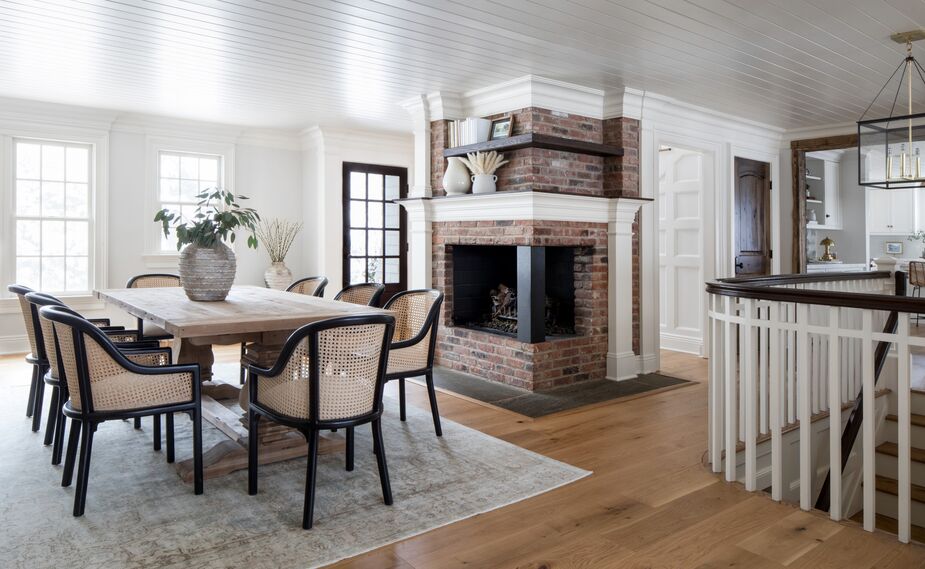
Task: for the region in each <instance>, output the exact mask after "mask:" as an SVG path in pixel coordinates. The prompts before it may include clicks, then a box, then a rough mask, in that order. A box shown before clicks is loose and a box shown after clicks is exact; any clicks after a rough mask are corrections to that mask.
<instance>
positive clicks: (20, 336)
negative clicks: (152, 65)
mask: <svg viewBox="0 0 925 569" xmlns="http://www.w3.org/2000/svg"><path fill="white" fill-rule="evenodd" d="M0 107H2V109H3V111H6V110H7V109H10V110H11V111H10V113H9V114H7V113H4V112H3V111H0V131H4V130H9V131H12V132H28V133H31V135H34V136H40V137H41V136H44V137H48V138H54V137H55V136H59V137H64V136H70V137H74V136H76V137H77V138H76V139H77V140H79V136H80V135H79V134H69V135H68V134H66V133H68V132H69V131H68V129H69V128H70V129H74V128H84V129H87V130H88V131H91V130H92V131H94V132H101V133H104V135H105V136H107V137H108V141H109V144H108V154H107V156H105V159H106V160H105V163H106V164H107V167H106V170H107V171H106V172H105V174H106V176H98V179H99V180H100V181H106V179H108V182H107V183H106V188H105V190H106V192H105V194H106V195H107V196H108V202H107V204H106V205H107V206H108V207H107V208H104V209H106V210H108V214H106V216H105V218H106V225H107V231H108V236H109V237H108V240H107V246H108V253H107V254H106V255H105V259H103V261H104V262H105V264H106V269H107V270H106V271H105V272H106V277H105V280H104V282H99V283H97V287H99V288H104V287H113V288H115V287H122V286H124V285H125V282H126V281H127V280H128V278H129V277H131V276H132V275H136V274H139V273H144V272H176V270H177V269H176V257H175V256H170V255H168V256H164V255H157V254H152V253H155V252H153V251H150V250H147V247H148V246H146V235H150V231H152V230H154V231H156V225H155V224H154V222H153V218H154V211H149V210H150V209H151V208H150V201H151V200H146V192H148V191H149V188H150V187H151V186H150V185H149V182H150V180H148V177H149V176H154V175H155V174H154V173H153V172H152V163H151V162H152V156H151V155H152V152H151V146H150V144H149V141H150V140H151V139H152V138H157V139H170V140H174V141H177V143H178V144H181V145H182V144H185V143H187V142H188V143H190V144H194V145H195V144H204V143H208V144H220V145H224V146H225V147H227V148H231V149H233V155H234V156H233V166H234V171H233V176H230V178H231V179H233V182H232V183H231V184H229V187H230V188H231V189H233V190H234V191H235V192H236V193H241V194H244V195H247V196H248V197H250V198H251V200H250V201H249V202H248V205H251V206H253V207H254V208H255V209H257V211H258V213H260V215H261V216H262V217H284V218H287V219H292V220H301V219H302V212H303V206H302V193H303V189H302V183H303V179H302V178H303V173H302V154H301V150H300V145H301V142H300V140H299V137H298V135H297V133H295V132H285V131H269V130H255V129H244V128H241V127H236V126H228V125H214V124H205V123H194V122H189V121H178V120H176V119H168V118H160V117H139V116H126V115H120V114H118V113H115V112H110V111H103V110H93V109H82V108H76V107H64V106H61V105H47V104H39V103H32V102H24V101H7V100H3V101H0ZM13 111H15V112H13ZM61 125H67V127H65V126H61ZM56 131H60V132H61V134H58V135H55V132H56ZM72 139H75V138H72ZM0 168H2V167H0ZM0 175H4V176H5V175H9V173H7V172H0ZM3 198H4V199H7V198H8V197H7V196H3ZM98 223H99V221H98ZM312 223H313V222H312V221H309V222H307V223H306V226H307V229H306V230H305V231H304V232H303V234H302V236H301V237H300V239H299V240H298V241H297V242H296V243H295V244H294V245H293V250H292V251H291V253H290V255H289V257H287V259H286V261H287V265H289V267H290V268H291V269H292V271H293V274H294V275H301V274H302V273H303V272H304V269H303V260H304V255H303V252H302V249H303V248H304V244H305V243H308V242H311V241H310V240H309V239H308V236H309V235H311V233H312ZM150 241H151V240H150V239H147V242H148V243H150ZM235 252H236V254H237V259H238V271H237V276H236V278H235V282H236V283H238V284H253V285H262V284H263V271H264V270H265V269H266V267H267V266H268V265H269V257H268V255H267V253H266V251H265V250H263V249H262V248H260V249H259V250H257V251H255V250H253V249H248V248H247V247H246V241H244V240H239V241H238V243H237V244H236V246H235ZM3 284H4V286H5V285H6V283H3ZM67 301H68V302H69V303H70V304H72V305H73V306H74V307H75V308H77V309H78V310H80V311H81V312H83V313H85V314H87V315H88V316H110V317H112V318H115V319H117V320H118V322H119V323H122V324H132V323H133V322H134V320H133V319H131V318H127V317H126V316H125V315H124V314H120V313H119V312H117V311H109V310H107V309H106V308H105V307H104V306H103V305H102V304H101V303H99V302H96V301H94V300H93V299H91V298H87V297H83V298H70V299H67ZM26 349H27V343H26V339H25V330H24V327H23V322H22V316H21V314H20V311H19V306H18V303H16V301H15V299H0V353H11V352H21V351H25V350H26Z"/></svg>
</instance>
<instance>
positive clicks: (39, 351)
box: [7, 284, 45, 359]
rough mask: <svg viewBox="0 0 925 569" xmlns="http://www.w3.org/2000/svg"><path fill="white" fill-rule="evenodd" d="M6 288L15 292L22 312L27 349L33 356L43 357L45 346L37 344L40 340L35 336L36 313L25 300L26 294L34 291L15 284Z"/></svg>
mask: <svg viewBox="0 0 925 569" xmlns="http://www.w3.org/2000/svg"><path fill="white" fill-rule="evenodd" d="M7 290H8V291H10V292H12V293H13V294H15V295H16V297H17V299H18V300H19V309H20V311H21V312H22V318H23V322H24V323H25V325H26V336H28V337H29V350H30V351H31V352H32V355H33V356H34V357H36V358H39V359H44V358H45V356H44V352H45V348H44V346H40V345H39V344H40V342H39V341H38V337H37V336H36V320H37V313H36V311H35V309H34V308H33V306H32V304H30V303H29V301H28V300H26V295H27V294H29V293H30V292H35V291H34V290H32V289H31V288H29V287H27V286H23V285H17V284H13V285H10V286H8V287H7Z"/></svg>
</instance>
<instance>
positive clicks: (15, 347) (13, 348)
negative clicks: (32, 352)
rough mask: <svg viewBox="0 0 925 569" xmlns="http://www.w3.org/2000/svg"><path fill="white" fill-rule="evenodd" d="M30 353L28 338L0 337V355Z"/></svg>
mask: <svg viewBox="0 0 925 569" xmlns="http://www.w3.org/2000/svg"><path fill="white" fill-rule="evenodd" d="M28 351H29V338H27V337H26V336H0V355H4V356H6V355H10V354H25V353H27V352H28Z"/></svg>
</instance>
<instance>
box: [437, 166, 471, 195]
mask: <svg viewBox="0 0 925 569" xmlns="http://www.w3.org/2000/svg"><path fill="white" fill-rule="evenodd" d="M469 184H470V180H469V169H468V168H466V165H465V164H463V163H462V160H460V159H459V157H458V156H452V157H450V158H447V165H446V172H444V174H443V189H444V191H446V195H448V196H458V195H462V194H465V193H467V192H468V191H469Z"/></svg>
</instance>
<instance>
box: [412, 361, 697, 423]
mask: <svg viewBox="0 0 925 569" xmlns="http://www.w3.org/2000/svg"><path fill="white" fill-rule="evenodd" d="M423 379H424V378H423V377H421V378H415V379H413V380H412V381H414V382H415V383H420V384H421V385H424V381H423ZM434 385H436V386H437V388H438V389H441V390H443V391H445V392H448V393H451V394H452V393H455V394H458V395H462V396H464V397H468V398H470V399H475V400H476V401H481V402H483V403H488V404H489V405H494V406H496V407H501V408H502V409H507V410H508V411H513V412H515V413H518V414H520V415H525V416H527V417H531V418H533V419H536V418H538V417H544V416H546V415H551V414H553V413H559V412H562V411H570V410H572V409H578V408H579V407H584V406H586V405H593V404H596V403H604V402H613V401H618V400H620V399H628V398H634V399H635V398H637V397H639V396H640V395H643V394H652V395H654V394H656V393H661V392H663V391H666V390H668V389H675V388H678V387H684V386H687V385H694V382H692V381H687V380H686V379H679V378H677V377H670V376H667V375H662V374H660V373H644V374H640V375H639V376H637V377H635V378H632V379H627V380H624V381H610V380H607V379H602V380H598V381H586V382H582V383H576V384H574V385H568V386H565V387H559V388H557V389H551V390H549V391H543V392H531V391H527V390H525V389H519V388H517V387H512V386H510V385H504V384H501V383H496V382H494V381H488V380H485V379H482V378H480V377H475V376H473V375H469V374H466V373H460V372H458V371H453V370H450V369H447V368H441V367H438V368H435V370H434Z"/></svg>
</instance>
